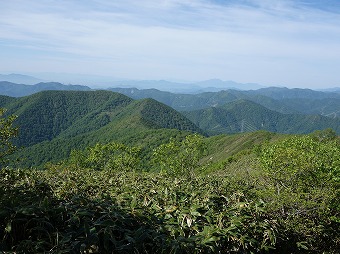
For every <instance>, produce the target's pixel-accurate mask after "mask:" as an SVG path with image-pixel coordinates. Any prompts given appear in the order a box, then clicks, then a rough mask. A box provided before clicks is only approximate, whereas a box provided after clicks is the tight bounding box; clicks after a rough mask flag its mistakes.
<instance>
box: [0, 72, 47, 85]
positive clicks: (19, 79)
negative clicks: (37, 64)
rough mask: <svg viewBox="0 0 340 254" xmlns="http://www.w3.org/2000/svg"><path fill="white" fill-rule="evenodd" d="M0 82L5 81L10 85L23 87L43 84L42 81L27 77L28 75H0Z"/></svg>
mask: <svg viewBox="0 0 340 254" xmlns="http://www.w3.org/2000/svg"><path fill="white" fill-rule="evenodd" d="M0 81H7V82H11V83H17V84H25V85H34V84H37V83H40V82H43V80H42V79H39V78H36V77H32V76H28V75H22V74H14V73H12V74H0Z"/></svg>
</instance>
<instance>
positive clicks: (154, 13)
mask: <svg viewBox="0 0 340 254" xmlns="http://www.w3.org/2000/svg"><path fill="white" fill-rule="evenodd" d="M0 59H1V61H0V73H1V74H8V73H13V72H14V73H23V74H27V73H30V74H32V73H33V74H34V73H36V74H38V73H51V72H53V73H69V74H70V73H76V74H87V75H98V76H106V77H113V78H118V79H119V78H124V79H140V80H141V79H144V80H160V79H165V80H177V81H180V80H181V81H201V80H207V79H222V80H233V81H236V82H240V83H258V84H262V85H265V86H286V87H300V88H312V89H313V88H327V87H336V86H338V87H339V86H340V0H314V1H312V0H240V1H236V0H117V1H116V0H81V1H79V0H0Z"/></svg>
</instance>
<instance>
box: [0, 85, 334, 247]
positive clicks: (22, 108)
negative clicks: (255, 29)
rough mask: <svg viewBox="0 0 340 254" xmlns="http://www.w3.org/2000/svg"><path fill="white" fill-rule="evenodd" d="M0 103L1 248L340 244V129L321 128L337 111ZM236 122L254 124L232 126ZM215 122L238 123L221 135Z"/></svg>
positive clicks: (99, 97)
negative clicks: (186, 109)
mask: <svg viewBox="0 0 340 254" xmlns="http://www.w3.org/2000/svg"><path fill="white" fill-rule="evenodd" d="M274 92H275V91H273V93H274ZM319 99H323V98H319ZM0 103H1V107H4V108H6V109H7V110H4V109H3V110H1V117H0V130H1V131H0V162H1V168H0V239H1V241H0V252H5V253H337V251H338V250H339V249H340V233H339V226H340V218H339V211H340V205H339V200H340V191H339V190H340V189H339V187H340V186H339V185H340V182H339V179H340V139H339V136H338V133H337V132H338V131H339V130H338V129H337V128H336V127H337V126H336V125H334V126H328V125H323V126H321V127H322V128H320V130H317V129H316V128H317V127H318V126H320V125H317V124H319V123H320V124H321V123H323V124H325V123H330V122H331V121H337V119H336V117H335V118H334V117H333V118H332V117H328V118H327V117H326V116H321V115H317V117H319V119H321V120H320V122H318V119H316V118H315V116H306V115H303V114H301V115H298V114H283V113H279V112H275V111H273V110H270V109H268V108H264V107H263V106H261V105H259V104H258V103H256V102H254V101H250V100H248V99H243V100H235V101H230V102H229V103H227V102H226V103H224V104H223V105H220V106H215V107H210V108H208V107H207V108H205V109H204V111H202V112H200V113H197V112H198V111H193V112H190V113H187V112H185V113H183V114H185V115H186V116H187V117H189V118H190V117H193V116H195V114H196V117H199V116H200V117H201V118H202V121H200V122H199V121H198V120H197V122H195V121H194V119H193V121H194V123H193V122H192V121H190V120H189V119H187V118H186V117H185V116H184V115H183V114H181V113H179V112H177V111H176V110H174V109H173V108H171V107H169V106H167V105H165V104H163V103H160V102H158V101H156V100H153V99H141V100H133V99H131V98H130V97H127V96H125V95H122V94H119V93H114V92H111V91H45V92H39V93H36V94H33V95H30V96H26V97H20V98H13V97H7V96H2V97H0ZM201 110H203V109H201ZM299 117H301V118H299ZM286 118H287V120H284V119H286ZM295 118H296V119H299V120H298V121H302V122H300V126H301V127H294V126H296V125H295V124H293V123H295V122H294V119H295ZM230 119H234V120H230ZM243 119H249V120H247V121H250V120H251V121H252V122H247V121H245V120H243ZM301 119H304V120H301ZM308 119H312V120H313V121H309V120H308ZM327 119H328V120H329V121H330V122H327V121H328V120H327ZM233 121H234V123H235V122H239V121H241V125H234V126H231V125H230V124H229V125H225V123H232V122H233ZM285 121H286V122H285ZM195 123H196V124H195ZM203 123H204V124H205V125H209V124H212V125H215V126H216V125H217V124H220V127H219V128H229V129H228V132H227V133H229V134H219V135H209V134H211V133H209V132H208V131H207V130H210V127H209V128H208V127H205V126H204V125H203ZM242 123H243V125H242ZM258 123H260V125H256V124H258ZM273 123H277V125H273ZM316 123H317V124H316ZM335 123H336V122H335ZM223 124H224V125H223ZM313 124H314V125H313ZM284 125H286V126H287V127H290V128H302V127H303V128H304V130H305V131H300V132H299V131H298V129H292V132H293V131H294V132H296V133H295V134H292V132H290V134H289V133H288V132H284V131H282V129H279V128H284ZM304 125H308V126H304ZM247 126H248V128H250V127H249V126H258V127H261V126H262V127H264V126H269V127H270V128H273V129H270V132H269V131H266V128H262V130H259V129H261V128H258V129H253V130H252V129H246V128H247ZM281 126H282V127H281ZM311 126H314V127H311ZM329 127H332V128H329ZM333 127H334V128H333ZM232 128H234V129H232ZM242 128H243V130H242ZM217 133H223V131H221V132H217ZM231 133H233V134H231ZM298 133H300V134H298ZM215 134H216V133H215Z"/></svg>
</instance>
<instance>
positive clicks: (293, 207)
mask: <svg viewBox="0 0 340 254" xmlns="http://www.w3.org/2000/svg"><path fill="white" fill-rule="evenodd" d="M326 133H329V131H327V132H326ZM321 136H323V135H321ZM260 156H261V158H260V160H261V164H262V168H263V170H264V175H263V179H264V182H263V189H262V190H259V191H258V195H259V196H260V197H262V198H263V199H264V200H265V201H266V202H269V203H270V204H271V205H270V207H271V209H272V211H273V213H276V214H277V215H278V216H279V218H280V221H281V223H282V226H283V227H284V229H283V230H284V231H286V232H285V234H287V236H286V237H287V238H289V239H291V241H296V244H297V245H298V247H299V246H300V247H301V248H310V249H311V250H313V246H315V245H319V246H322V245H324V246H323V248H325V246H327V245H330V246H332V244H334V243H336V244H339V242H340V239H339V236H338V235H337V233H335V232H334V231H332V230H333V229H334V228H338V227H339V222H340V218H339V212H340V206H339V198H340V191H339V186H340V185H339V183H340V181H339V180H340V144H339V142H338V141H337V140H334V139H330V140H327V139H323V138H322V139H321V141H319V140H316V139H315V138H313V137H310V136H300V137H298V136H297V137H292V138H288V139H285V140H283V141H278V142H275V143H274V144H271V145H267V146H265V147H263V149H262V151H261V154H260ZM330 239H333V240H330ZM302 243H303V244H302ZM314 250H315V251H316V249H314Z"/></svg>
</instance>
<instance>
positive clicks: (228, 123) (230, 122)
mask: <svg viewBox="0 0 340 254" xmlns="http://www.w3.org/2000/svg"><path fill="white" fill-rule="evenodd" d="M183 114H184V115H185V116H186V117H187V118H188V119H190V120H191V121H192V122H193V123H195V124H196V125H197V126H198V127H200V128H201V129H203V130H205V131H206V132H207V133H210V134H220V133H237V132H249V131H257V130H267V131H271V132H279V133H294V134H298V133H310V132H312V131H315V130H318V129H326V128H332V129H334V130H335V131H336V132H337V133H340V119H339V118H335V119H331V118H328V117H324V116H321V115H301V114H281V113H278V112H275V111H272V110H269V109H267V108H265V107H263V106H261V105H259V104H257V103H254V102H251V101H247V100H238V101H234V102H231V103H228V104H225V105H224V106H222V107H216V108H208V109H202V110H196V111H191V112H183Z"/></svg>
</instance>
